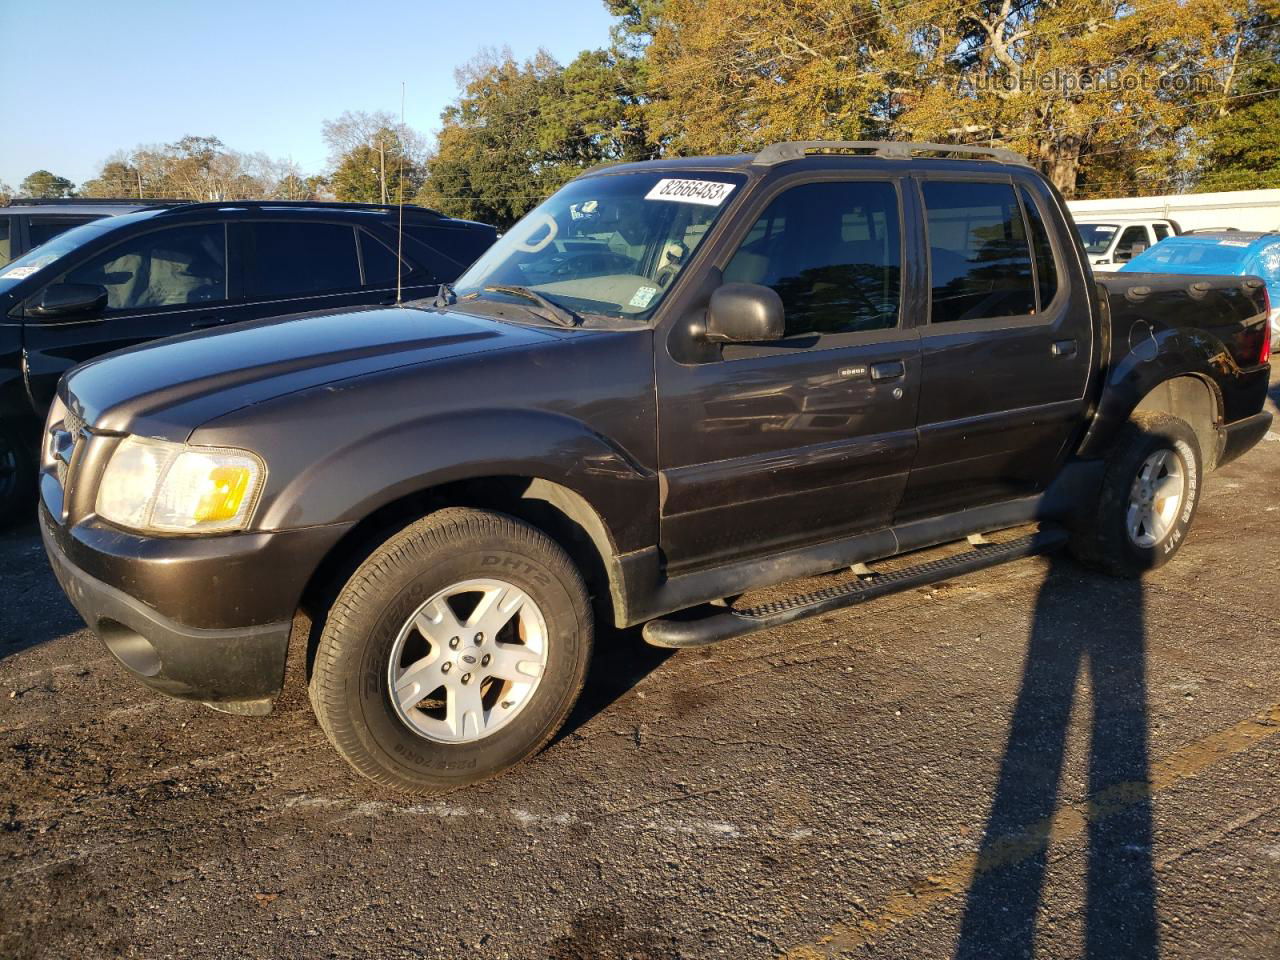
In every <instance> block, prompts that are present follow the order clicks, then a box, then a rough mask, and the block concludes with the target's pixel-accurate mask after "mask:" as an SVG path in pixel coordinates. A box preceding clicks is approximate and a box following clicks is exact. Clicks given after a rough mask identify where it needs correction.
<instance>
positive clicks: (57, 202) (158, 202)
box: [8, 197, 190, 207]
mask: <svg viewBox="0 0 1280 960" xmlns="http://www.w3.org/2000/svg"><path fill="white" fill-rule="evenodd" d="M189 202H190V201H188V200H177V199H172V200H171V199H155V200H139V199H137V198H136V197H10V198H9V203H8V206H10V207H37V206H38V207H43V206H46V205H50V206H76V207H78V206H81V205H84V206H93V205H95V204H101V205H104V206H107V205H109V206H113V207H171V206H173V205H174V204H178V203H189Z"/></svg>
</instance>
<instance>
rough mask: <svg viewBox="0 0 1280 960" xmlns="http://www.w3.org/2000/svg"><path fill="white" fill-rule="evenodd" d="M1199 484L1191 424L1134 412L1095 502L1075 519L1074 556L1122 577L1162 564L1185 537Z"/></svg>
mask: <svg viewBox="0 0 1280 960" xmlns="http://www.w3.org/2000/svg"><path fill="white" fill-rule="evenodd" d="M1202 486H1203V469H1202V460H1201V456H1200V443H1199V441H1198V440H1197V439H1196V434H1195V431H1194V430H1192V429H1191V426H1190V425H1189V424H1188V423H1187V422H1186V421H1184V420H1180V419H1178V418H1177V417H1171V416H1168V415H1167V414H1163V413H1149V414H1135V415H1134V417H1133V418H1132V419H1131V420H1130V421H1129V422H1128V423H1127V424H1125V426H1124V428H1123V429H1122V430H1121V433H1120V436H1119V437H1118V438H1117V439H1116V443H1115V446H1114V447H1113V449H1112V453H1111V456H1110V457H1109V458H1108V460H1107V466H1106V470H1105V472H1104V474H1103V481H1102V487H1101V489H1100V491H1099V493H1098V499H1097V502H1096V503H1095V504H1093V505H1092V506H1091V507H1090V508H1089V509H1086V510H1084V511H1082V513H1081V516H1080V517H1079V518H1077V521H1076V524H1075V530H1074V531H1073V535H1072V540H1071V551H1072V553H1073V554H1074V555H1075V556H1076V558H1077V559H1079V560H1081V561H1082V562H1084V563H1086V564H1088V565H1089V566H1092V567H1096V568H1098V569H1100V570H1103V571H1104V572H1106V573H1110V574H1113V575H1115V576H1120V577H1137V576H1141V575H1142V574H1143V573H1145V572H1146V571H1148V570H1154V569H1156V568H1157V567H1162V566H1164V564H1166V563H1168V562H1169V561H1170V560H1171V559H1173V555H1174V554H1175V553H1177V552H1178V549H1179V548H1180V547H1181V546H1182V544H1183V542H1184V541H1185V540H1186V537H1187V532H1188V531H1189V530H1190V528H1191V521H1192V519H1193V518H1194V517H1195V512H1196V507H1197V505H1198V504H1199V502H1200V491H1201V487H1202Z"/></svg>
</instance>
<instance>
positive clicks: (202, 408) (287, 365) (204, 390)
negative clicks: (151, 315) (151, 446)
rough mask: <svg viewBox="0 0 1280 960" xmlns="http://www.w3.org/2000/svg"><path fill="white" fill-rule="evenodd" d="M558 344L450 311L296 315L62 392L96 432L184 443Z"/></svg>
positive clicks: (169, 348)
mask: <svg viewBox="0 0 1280 960" xmlns="http://www.w3.org/2000/svg"><path fill="white" fill-rule="evenodd" d="M554 336H555V335H554V334H553V333H551V332H550V331H546V330H541V329H538V328H536V327H526V326H523V325H517V324H511V323H504V322H502V321H500V320H490V319H486V318H484V317H477V316H474V315H471V314H466V313H460V312H457V311H452V310H426V309H415V308H409V307H381V308H374V309H368V308H364V309H359V308H357V309H352V310H344V311H338V312H332V313H309V314H298V315H293V316H286V317H279V318H275V319H272V320H265V321H264V320H258V321H249V322H247V323H243V324H237V325H235V326H232V327H228V328H226V329H223V330H217V331H206V332H202V333H198V334H188V335H185V336H181V337H175V338H173V339H171V340H165V341H162V342H159V343H151V344H145V345H142V346H139V347H133V348H131V349H128V350H121V351H119V352H117V353H112V354H108V355H106V356H103V357H99V358H97V359H95V360H91V361H89V362H88V363H85V364H83V365H82V366H79V367H76V368H75V369H74V370H72V371H71V372H70V373H69V374H67V376H66V378H65V379H64V380H63V383H62V385H61V387H60V388H59V389H60V393H61V395H62V399H63V402H64V403H66V404H67V405H68V406H69V407H71V409H72V410H74V411H75V412H76V413H78V414H79V415H80V416H82V417H83V418H84V420H85V421H86V422H87V423H89V424H90V425H92V426H93V427H95V428H97V429H100V430H109V431H118V432H121V433H135V434H140V435H143V436H150V437H159V438H163V439H167V440H185V439H186V438H187V437H188V436H190V434H191V432H192V431H193V430H194V429H195V428H196V427H198V426H199V425H200V424H202V423H204V422H206V421H208V420H210V419H212V418H214V417H218V416H222V415H223V414H226V413H230V412H231V411H232V410H237V409H240V408H241V407H245V406H248V405H250V404H255V403H261V402H263V401H264V400H269V399H271V398H273V397H278V396H282V395H284V394H286V393H293V392H295V391H298V390H306V389H309V388H312V387H317V386H322V385H324V384H327V383H333V382H335V381H338V380H344V379H347V378H349V377H357V376H361V375H364V374H368V373H374V372H377V371H379V370H389V369H392V368H394V367H402V366H407V365H410V364H420V363H434V362H436V361H440V360H448V359H449V358H451V357H457V356H462V355H467V354H475V353H482V352H487V351H491V350H505V349H511V348H514V347H519V346H524V345H528V344H533V343H540V342H545V341H546V340H547V338H549V337H554Z"/></svg>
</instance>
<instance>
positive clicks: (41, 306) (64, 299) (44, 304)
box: [28, 283, 107, 320]
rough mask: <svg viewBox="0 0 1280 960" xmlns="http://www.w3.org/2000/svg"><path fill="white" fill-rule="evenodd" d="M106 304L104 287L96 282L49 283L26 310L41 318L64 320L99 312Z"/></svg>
mask: <svg viewBox="0 0 1280 960" xmlns="http://www.w3.org/2000/svg"><path fill="white" fill-rule="evenodd" d="M106 305H107V288H106V287H103V286H100V285H98V284H96V283H51V284H49V286H47V287H45V288H44V290H43V291H42V292H41V294H40V299H39V300H38V301H37V302H36V303H35V305H34V306H32V307H29V308H28V312H29V313H30V314H31V315H32V316H33V317H39V318H40V319H41V320H66V319H71V318H73V317H83V316H88V315H92V314H96V313H100V312H101V311H102V308H103V307H105V306H106Z"/></svg>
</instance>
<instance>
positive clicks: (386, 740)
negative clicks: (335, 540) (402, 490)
mask: <svg viewBox="0 0 1280 960" xmlns="http://www.w3.org/2000/svg"><path fill="white" fill-rule="evenodd" d="M495 570H500V572H501V579H502V580H503V581H506V582H509V583H511V584H513V585H514V586H516V587H518V588H519V589H520V590H522V591H524V592H525V594H526V595H527V596H528V597H529V598H530V599H532V600H533V602H534V603H535V604H536V606H537V608H538V610H539V611H540V614H541V616H542V619H543V621H545V625H546V651H547V653H546V657H547V661H546V666H545V668H544V671H543V673H542V677H541V679H540V680H539V682H538V684H537V686H536V687H535V688H534V689H533V690H532V692H531V693H530V694H529V695H528V700H527V702H526V703H524V704H523V705H522V706H521V707H520V710H519V713H518V714H517V715H513V716H512V718H511V720H510V722H509V723H507V724H506V725H505V726H501V727H500V728H499V729H497V730H495V731H494V732H493V733H492V734H489V735H487V736H484V737H481V738H480V739H478V740H475V741H473V742H470V743H442V742H438V741H435V740H432V739H429V738H428V737H426V736H424V735H422V734H420V733H418V732H416V731H415V730H414V729H413V728H412V727H411V726H410V725H409V723H407V722H406V721H405V720H404V719H402V717H401V715H400V713H399V711H398V709H397V707H396V706H395V704H394V703H393V702H392V693H391V689H390V681H389V678H388V667H389V664H390V657H391V655H392V651H393V650H394V649H395V643H396V638H397V636H398V635H399V634H400V629H401V627H402V626H403V625H404V624H405V623H406V622H407V621H408V620H409V618H410V617H412V615H413V613H414V611H415V610H417V609H418V608H419V607H421V605H422V604H424V603H426V602H427V601H428V600H430V599H431V598H432V597H433V596H434V595H435V594H436V593H437V592H439V591H441V590H445V589H447V588H449V587H450V585H452V584H457V583H461V582H462V581H466V580H471V579H476V578H480V577H483V576H485V575H486V574H490V575H492V574H493V572H494V571H495ZM592 634H593V623H592V617H591V604H590V601H589V600H588V597H587V590H586V586H585V585H584V584H583V581H582V577H581V575H580V574H579V573H578V570H577V569H576V568H575V567H574V565H573V562H572V561H571V560H570V559H569V557H568V555H567V554H566V553H565V552H564V550H562V549H561V548H560V547H559V546H558V545H557V544H556V543H555V542H553V541H552V540H551V539H550V538H549V537H547V536H546V535H545V534H543V533H542V532H540V531H539V530H537V529H535V528H534V527H531V526H529V525H528V524H526V523H524V522H522V521H520V520H517V519H515V518H514V517H510V516H507V515H506V514H500V513H492V512H488V511H481V510H470V509H461V508H450V509H446V510H441V511H439V512H437V513H433V514H431V515H430V516H428V517H426V518H424V519H422V520H419V521H417V522H416V523H413V524H411V525H410V526H408V527H406V528H405V529H404V530H402V531H401V532H400V533H398V534H397V535H396V536H394V537H392V538H391V539H390V540H388V541H387V542H386V543H384V544H383V545H382V546H381V547H379V548H378V549H377V550H376V551H375V552H374V553H373V555H372V556H370V557H369V558H368V559H367V560H366V561H365V562H364V563H363V564H362V565H361V566H360V567H359V569H357V570H356V572H355V573H354V574H353V575H352V577H351V579H350V580H348V581H347V583H346V585H345V586H344V587H343V588H342V590H341V592H340V593H339V595H338V597H337V599H336V600H335V601H334V603H333V606H332V607H331V609H330V611H329V615H328V619H327V622H326V624H325V626H324V630H323V631H322V633H321V636H320V641H319V645H318V647H317V650H316V656H315V664H314V668H313V671H312V675H311V683H310V693H311V705H312V709H313V710H314V711H315V714H316V717H317V719H318V720H319V721H320V726H321V728H322V729H323V730H324V732H325V734H326V735H327V736H328V738H329V741H330V742H331V743H332V744H333V746H334V747H335V748H336V749H337V751H338V753H339V754H341V755H342V757H343V759H345V760H346V761H347V762H348V763H349V764H351V766H352V767H354V768H355V770H356V771H357V772H359V773H361V774H362V775H364V776H366V777H368V778H369V779H370V780H374V781H376V782H378V783H380V784H384V785H386V786H390V787H394V788H397V789H401V790H405V791H410V792H414V793H441V792H445V791H448V790H452V789H455V788H457V787H460V786H464V785H466V784H469V783H474V782H476V781H478V780H483V779H485V778H487V777H491V776H493V775H495V774H497V773H500V772H502V771H503V770H506V769H507V768H509V767H511V766H513V765H514V764H516V763H519V762H520V761H521V760H523V759H525V758H526V757H528V756H530V755H531V754H533V753H535V752H537V751H538V750H540V749H541V748H542V747H543V746H545V745H546V744H547V743H548V742H549V741H550V740H551V738H552V737H553V736H554V735H555V733H556V731H557V730H559V729H560V727H561V725H562V724H563V723H564V721H565V718H566V717H568V715H569V711H570V710H571V709H572V708H573V705H574V702H575V701H576V700H577V698H578V694H579V692H580V691H581V689H582V684H583V681H584V680H585V677H586V673H587V665H588V662H589V661H590V658H591V643H592ZM495 639H496V638H495ZM495 709H496V708H495Z"/></svg>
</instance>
